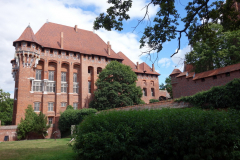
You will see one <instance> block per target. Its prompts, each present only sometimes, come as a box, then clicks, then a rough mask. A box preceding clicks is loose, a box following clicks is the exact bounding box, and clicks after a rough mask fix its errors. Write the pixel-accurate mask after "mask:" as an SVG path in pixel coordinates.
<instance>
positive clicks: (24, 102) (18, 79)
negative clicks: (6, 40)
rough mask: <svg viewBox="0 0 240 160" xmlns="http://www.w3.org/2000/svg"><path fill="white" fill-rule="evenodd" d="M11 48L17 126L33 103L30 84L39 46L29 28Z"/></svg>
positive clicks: (38, 55)
mask: <svg viewBox="0 0 240 160" xmlns="http://www.w3.org/2000/svg"><path fill="white" fill-rule="evenodd" d="M13 46H14V47H15V55H14V59H13V60H11V63H12V75H13V78H14V81H15V89H14V108H13V124H15V125H17V124H16V122H20V120H21V118H24V117H25V115H24V114H25V109H26V108H27V106H28V105H29V104H31V102H32V101H33V100H32V96H31V94H30V93H31V91H32V89H31V88H30V87H32V86H33V85H31V83H32V82H33V80H34V78H33V77H35V75H34V70H35V68H36V65H37V64H38V61H39V60H40V51H41V46H40V45H39V44H38V42H37V40H36V38H35V36H34V33H33V31H32V29H31V27H30V26H28V27H27V28H26V29H25V30H24V32H23V33H22V35H21V36H20V37H19V38H18V39H17V40H16V41H14V42H13ZM39 76H41V73H39ZM39 87H41V84H39ZM19 90H20V91H21V92H19ZM17 106H18V107H17Z"/></svg>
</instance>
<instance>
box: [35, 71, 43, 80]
mask: <svg viewBox="0 0 240 160" xmlns="http://www.w3.org/2000/svg"><path fill="white" fill-rule="evenodd" d="M41 79H42V70H39V69H37V70H36V80H41Z"/></svg>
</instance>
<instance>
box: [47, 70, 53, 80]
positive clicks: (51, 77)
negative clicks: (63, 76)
mask: <svg viewBox="0 0 240 160" xmlns="http://www.w3.org/2000/svg"><path fill="white" fill-rule="evenodd" d="M48 80H49V81H54V71H48Z"/></svg>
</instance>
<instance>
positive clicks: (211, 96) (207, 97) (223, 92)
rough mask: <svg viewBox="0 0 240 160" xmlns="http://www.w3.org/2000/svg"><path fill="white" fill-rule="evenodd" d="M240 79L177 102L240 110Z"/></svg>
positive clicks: (203, 106)
mask: <svg viewBox="0 0 240 160" xmlns="http://www.w3.org/2000/svg"><path fill="white" fill-rule="evenodd" d="M239 88H240V79H234V80H232V81H230V82H229V83H227V84H226V85H224V86H215V87H212V88H211V89H210V90H208V91H202V92H198V93H196V94H195V95H192V96H186V97H181V98H179V99H176V100H175V101H176V102H181V101H183V102H189V103H191V104H193V105H195V106H198V107H201V108H204V109H208V108H229V107H230V108H234V109H240V103H239V97H240V89H239Z"/></svg>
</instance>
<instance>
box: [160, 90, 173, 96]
mask: <svg viewBox="0 0 240 160" xmlns="http://www.w3.org/2000/svg"><path fill="white" fill-rule="evenodd" d="M159 97H166V98H171V97H170V95H169V93H168V92H167V90H159Z"/></svg>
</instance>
